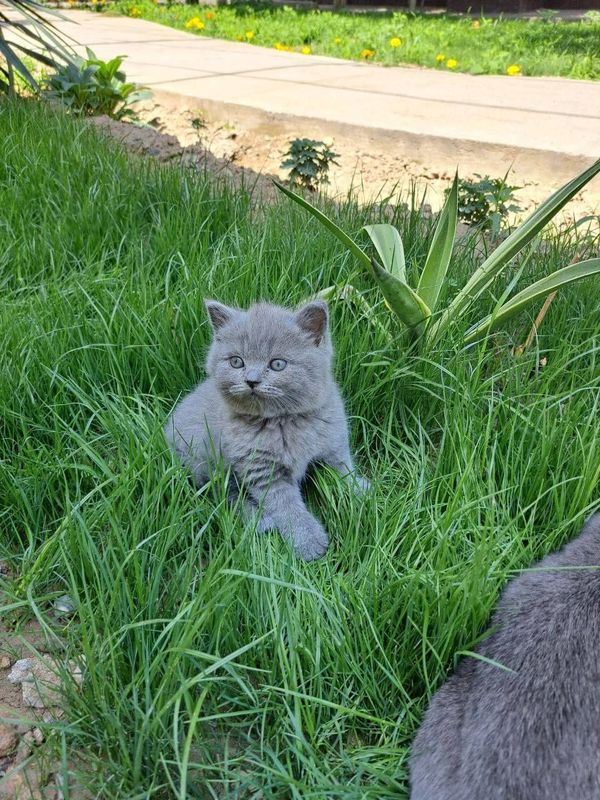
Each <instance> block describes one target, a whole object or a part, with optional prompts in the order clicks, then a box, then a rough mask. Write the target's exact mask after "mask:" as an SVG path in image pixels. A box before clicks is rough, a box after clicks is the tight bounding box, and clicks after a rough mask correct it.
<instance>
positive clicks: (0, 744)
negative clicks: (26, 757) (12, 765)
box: [0, 722, 19, 758]
mask: <svg viewBox="0 0 600 800" xmlns="http://www.w3.org/2000/svg"><path fill="white" fill-rule="evenodd" d="M18 743H19V734H18V733H17V731H16V730H15V729H14V728H12V727H11V726H10V725H4V723H1V722H0V758H4V756H9V755H10V754H11V753H14V751H15V750H16V749H17V745H18Z"/></svg>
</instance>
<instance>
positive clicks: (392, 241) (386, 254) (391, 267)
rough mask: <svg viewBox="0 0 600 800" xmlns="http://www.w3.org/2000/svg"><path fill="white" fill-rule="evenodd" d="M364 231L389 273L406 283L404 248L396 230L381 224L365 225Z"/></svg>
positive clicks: (386, 224)
mask: <svg viewBox="0 0 600 800" xmlns="http://www.w3.org/2000/svg"><path fill="white" fill-rule="evenodd" d="M363 230H365V231H366V232H367V233H368V234H369V236H370V237H371V241H372V242H373V244H374V245H375V248H376V249H377V252H378V253H379V258H380V259H381V263H382V264H383V266H384V267H385V268H386V269H387V271H388V272H391V273H392V275H395V276H396V278H398V279H399V280H401V281H404V283H406V264H405V261H404V246H403V244H402V239H401V238H400V234H399V233H398V231H397V230H396V228H394V226H393V225H389V224H388V223H381V224H379V225H365V227H364V228H363Z"/></svg>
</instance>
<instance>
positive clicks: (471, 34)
mask: <svg viewBox="0 0 600 800" xmlns="http://www.w3.org/2000/svg"><path fill="white" fill-rule="evenodd" d="M109 7H110V9H111V11H112V10H113V9H114V10H115V11H116V12H117V13H122V14H130V13H131V9H132V0H117V2H116V3H115V4H114V5H113V4H111V5H110V6H109ZM135 9H136V13H138V14H139V15H141V17H143V18H144V19H149V20H153V21H155V22H158V23H160V24H162V25H170V26H172V27H174V28H178V29H180V30H187V31H193V33H194V35H198V36H210V37H215V38H221V39H229V40H232V41H240V40H241V41H250V42H251V44H253V45H259V46H260V47H274V48H276V49H277V50H291V51H294V52H297V53H302V51H303V50H306V49H307V48H308V49H309V50H310V52H311V53H312V54H315V55H317V54H318V55H327V56H333V57H335V58H345V59H352V60H355V61H365V60H366V59H368V60H369V61H373V62H377V63H382V64H389V65H394V64H419V65H421V66H425V67H430V68H436V69H442V70H447V69H453V70H455V71H459V72H470V73H473V74H489V75H505V74H506V72H507V69H508V68H509V67H515V66H516V67H517V68H518V69H517V72H516V74H523V75H564V76H565V77H571V78H585V79H598V78H600V48H599V47H598V41H599V39H600V24H599V23H598V20H595V21H594V20H593V19H589V20H582V21H570V22H569V23H568V24H565V25H549V24H547V23H546V22H544V21H543V20H542V19H540V18H535V17H534V18H533V19H509V18H506V17H499V18H496V19H490V18H485V17H482V18H480V19H476V20H473V19H471V18H470V17H465V16H459V15H446V14H435V15H432V14H407V13H406V12H405V11H402V10H400V9H397V10H392V9H391V8H390V9H389V10H388V11H381V10H380V9H377V10H371V11H367V10H365V11H363V12H361V13H360V14H349V13H348V12H347V11H346V10H343V9H342V10H340V11H339V12H331V11H324V10H323V7H321V8H318V9H317V8H307V7H304V8H300V7H294V8H292V7H291V6H290V5H286V4H282V3H277V4H272V3H243V2H240V3H238V2H236V3H235V4H234V3H232V4H228V3H220V4H218V5H216V6H196V7H195V8H194V9H192V8H191V7H190V6H186V5H184V4H182V3H164V2H160V3H155V2H153V1H152V0H136V5H135ZM194 19H195V20H196V22H195V23H193V24H191V25H190V27H188V28H186V24H188V23H191V21H192V20H194ZM198 23H202V25H203V27H201V26H199V25H198ZM247 33H251V34H252V36H251V38H250V39H249V38H247V36H246V34H247ZM398 42H400V44H398ZM438 57H439V59H440V60H438ZM511 74H513V73H511Z"/></svg>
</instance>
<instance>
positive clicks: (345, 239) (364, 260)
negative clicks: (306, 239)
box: [273, 181, 371, 269]
mask: <svg viewBox="0 0 600 800" xmlns="http://www.w3.org/2000/svg"><path fill="white" fill-rule="evenodd" d="M273 183H274V184H275V186H276V187H277V188H278V189H279V191H280V192H283V193H284V194H285V195H287V196H288V197H289V198H290V199H291V200H293V201H294V202H295V203H298V205H300V206H302V208H305V209H306V210H307V211H308V212H309V213H311V214H312V215H313V217H315V218H316V219H318V220H319V222H320V223H321V224H322V225H324V226H325V227H326V228H328V229H329V230H330V231H331V233H333V235H334V236H337V238H338V239H339V240H340V242H341V243H342V244H343V245H345V246H346V247H347V248H348V250H350V252H351V253H352V254H353V255H355V256H356V258H358V260H359V261H360V262H361V264H362V265H363V266H365V267H367V268H368V269H369V268H370V266H371V260H370V259H369V256H368V255H367V254H366V253H365V252H364V250H361V248H360V247H359V246H358V245H357V244H356V242H355V241H354V240H353V239H351V238H350V237H349V236H348V234H347V233H344V231H343V230H342V229H341V228H340V227H339V226H338V225H336V224H335V222H334V221H333V220H331V219H329V217H328V216H327V215H326V214H323V212H322V211H319V209H318V208H315V206H313V205H312V204H311V203H309V202H308V200H305V199H304V198H303V197H301V196H300V195H299V194H296V193H295V192H292V191H291V190H290V189H288V188H287V187H285V186H282V185H281V183H279V182H278V181H273Z"/></svg>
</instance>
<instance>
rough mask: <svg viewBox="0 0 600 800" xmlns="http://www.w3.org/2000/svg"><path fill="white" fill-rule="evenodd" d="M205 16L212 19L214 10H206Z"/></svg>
mask: <svg viewBox="0 0 600 800" xmlns="http://www.w3.org/2000/svg"><path fill="white" fill-rule="evenodd" d="M205 16H206V19H214V18H215V12H214V11H207V12H206V15H205Z"/></svg>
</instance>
